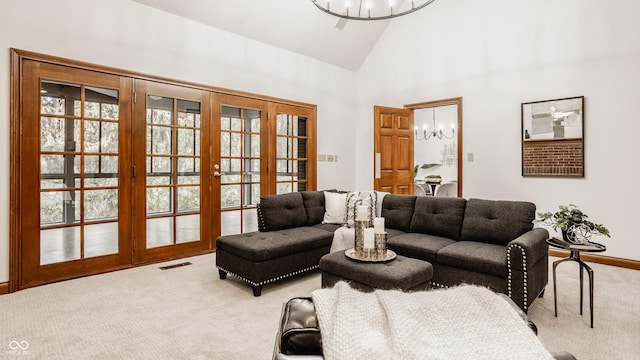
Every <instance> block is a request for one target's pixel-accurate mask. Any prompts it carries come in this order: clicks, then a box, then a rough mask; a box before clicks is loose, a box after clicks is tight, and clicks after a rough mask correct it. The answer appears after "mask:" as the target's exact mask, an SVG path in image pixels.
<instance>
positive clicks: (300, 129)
mask: <svg viewBox="0 0 640 360" xmlns="http://www.w3.org/2000/svg"><path fill="white" fill-rule="evenodd" d="M307 142H308V137H307V118H306V117H305V116H299V115H293V114H285V113H278V114H277V116H276V193H277V194H283V193H288V192H295V191H305V190H307V179H308V173H307V162H308V150H307Z"/></svg>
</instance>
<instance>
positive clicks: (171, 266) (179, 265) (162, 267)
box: [159, 261, 191, 270]
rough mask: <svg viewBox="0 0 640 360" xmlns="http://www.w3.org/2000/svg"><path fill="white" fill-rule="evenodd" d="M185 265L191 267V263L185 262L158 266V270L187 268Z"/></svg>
mask: <svg viewBox="0 0 640 360" xmlns="http://www.w3.org/2000/svg"><path fill="white" fill-rule="evenodd" d="M187 265H191V263H190V262H188V261H187V262H183V263H178V264H173V265H167V266H160V267H159V269H160V270H169V269H175V268H179V267H182V266H187Z"/></svg>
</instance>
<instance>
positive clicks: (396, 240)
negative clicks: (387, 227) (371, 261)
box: [387, 233, 455, 264]
mask: <svg viewBox="0 0 640 360" xmlns="http://www.w3.org/2000/svg"><path fill="white" fill-rule="evenodd" d="M453 243H455V241H454V240H451V239H447V238H444V237H441V236H434V235H425V234H419V233H407V234H403V235H397V236H394V237H392V238H388V239H387V247H388V248H389V249H391V250H393V251H395V252H396V253H398V255H404V256H408V257H412V258H414V259H420V260H424V261H428V262H430V263H434V264H435V263H436V258H437V257H436V254H437V252H438V250H440V249H442V248H444V247H445V246H448V245H451V244H453Z"/></svg>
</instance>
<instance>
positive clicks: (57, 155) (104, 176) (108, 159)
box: [40, 80, 120, 265]
mask: <svg viewBox="0 0 640 360" xmlns="http://www.w3.org/2000/svg"><path fill="white" fill-rule="evenodd" d="M40 94H41V95H40V98H41V104H40V265H47V264H53V263H58V262H63V261H70V260H78V259H84V258H90V257H96V256H102V255H109V254H116V253H118V242H119V240H118V218H119V214H118V196H119V188H118V186H119V184H118V177H119V171H118V157H119V154H118V147H119V133H120V124H119V113H118V111H119V91H118V90H116V89H108V88H101V87H93V86H85V85H82V84H73V83H66V82H59V81H50V80H43V81H42V82H41V85H40Z"/></svg>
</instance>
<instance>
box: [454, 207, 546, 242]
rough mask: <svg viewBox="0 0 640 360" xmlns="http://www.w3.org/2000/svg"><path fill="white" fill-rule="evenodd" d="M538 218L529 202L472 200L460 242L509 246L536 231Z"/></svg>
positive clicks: (467, 208) (466, 211) (465, 217)
mask: <svg viewBox="0 0 640 360" xmlns="http://www.w3.org/2000/svg"><path fill="white" fill-rule="evenodd" d="M535 215H536V206H535V204H533V203H530V202H525V201H504V200H481V199H469V200H467V207H466V209H465V213H464V221H463V223H462V233H461V235H460V240H464V241H478V242H483V243H490V244H498V245H507V243H509V241H511V240H513V239H515V238H517V237H518V236H520V235H522V234H524V233H526V232H527V231H529V230H531V229H533V219H534V218H535Z"/></svg>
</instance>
